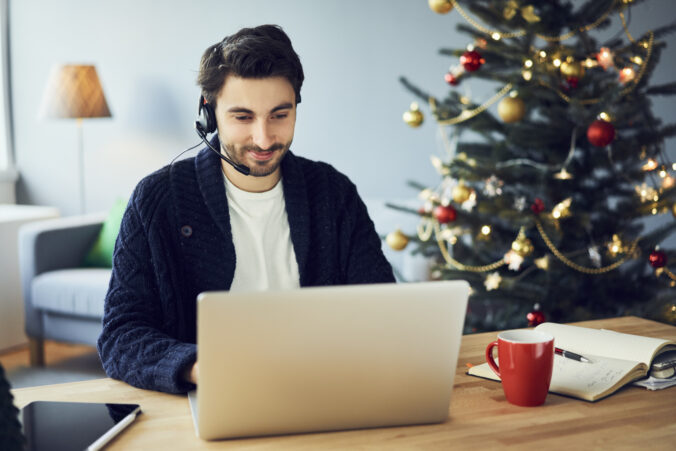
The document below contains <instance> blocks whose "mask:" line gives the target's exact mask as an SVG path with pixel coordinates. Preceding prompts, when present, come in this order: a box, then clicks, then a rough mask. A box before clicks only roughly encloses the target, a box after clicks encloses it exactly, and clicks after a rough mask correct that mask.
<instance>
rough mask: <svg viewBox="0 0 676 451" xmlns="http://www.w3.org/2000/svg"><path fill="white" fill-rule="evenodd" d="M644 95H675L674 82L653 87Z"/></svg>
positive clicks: (675, 87)
mask: <svg viewBox="0 0 676 451" xmlns="http://www.w3.org/2000/svg"><path fill="white" fill-rule="evenodd" d="M646 94H649V95H666V96H671V95H674V94H676V81H674V82H671V83H666V84H663V85H655V86H651V87H649V88H648V89H646Z"/></svg>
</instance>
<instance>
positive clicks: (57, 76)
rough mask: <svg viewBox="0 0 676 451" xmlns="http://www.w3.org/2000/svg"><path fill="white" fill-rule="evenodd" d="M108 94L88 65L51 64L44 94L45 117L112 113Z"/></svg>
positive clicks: (98, 115) (42, 112) (43, 115)
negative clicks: (104, 92) (52, 65)
mask: <svg viewBox="0 0 676 451" xmlns="http://www.w3.org/2000/svg"><path fill="white" fill-rule="evenodd" d="M110 116H111V114H110V109H108V104H107V103H106V96H105V95H104V94H103V88H102V87H101V82H100V81H99V76H98V75H97V74H96V68H95V67H94V66H89V65H74V64H68V65H63V66H61V65H58V66H54V67H53V68H52V72H51V74H50V75H49V80H48V82H47V87H46V88H45V94H44V96H43V98H42V106H41V108H40V117H42V118H88V117H110Z"/></svg>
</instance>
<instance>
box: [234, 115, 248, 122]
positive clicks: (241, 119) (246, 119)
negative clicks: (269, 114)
mask: <svg viewBox="0 0 676 451" xmlns="http://www.w3.org/2000/svg"><path fill="white" fill-rule="evenodd" d="M235 119H237V120H238V121H248V120H249V119H251V116H235Z"/></svg>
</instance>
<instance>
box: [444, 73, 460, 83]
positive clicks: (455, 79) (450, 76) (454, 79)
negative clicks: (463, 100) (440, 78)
mask: <svg viewBox="0 0 676 451" xmlns="http://www.w3.org/2000/svg"><path fill="white" fill-rule="evenodd" d="M444 80H446V83H448V84H449V85H451V86H457V84H458V83H460V80H458V77H456V76H455V75H453V74H452V73H450V72H449V73H447V74H446V75H444Z"/></svg>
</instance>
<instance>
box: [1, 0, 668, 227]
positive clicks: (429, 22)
mask: <svg viewBox="0 0 676 451" xmlns="http://www.w3.org/2000/svg"><path fill="white" fill-rule="evenodd" d="M675 17H676V15H675V14H674V12H673V2H670V1H668V0H654V1H650V2H647V3H646V4H642V5H640V6H639V7H637V8H634V12H633V21H632V26H631V29H632V32H633V33H634V34H636V35H638V34H640V33H642V32H644V31H646V30H648V29H651V28H654V27H655V26H657V25H662V24H665V23H667V22H670V21H672V20H673V19H674V18H675ZM462 20H463V19H462V18H461V17H460V15H459V14H458V13H457V12H451V13H450V14H448V15H443V16H442V15H438V14H435V13H433V12H432V11H430V9H429V8H428V7H427V2H425V1H424V0H420V1H405V0H399V1H393V0H369V1H363V0H340V1H338V0H326V1H318V0H287V1H283V2H282V1H273V0H250V1H230V0H199V1H185V0H184V1H181V0H167V1H150V0H117V1H95V0H59V1H49V0H43V1H40V0H12V1H11V2H10V51H11V83H12V88H11V94H12V101H13V119H14V142H15V154H16V155H15V156H16V162H17V164H18V168H19V170H20V173H21V181H20V183H19V187H18V193H17V196H18V201H19V203H31V204H41V205H52V206H57V207H59V208H60V209H61V212H62V214H65V215H68V214H74V213H76V212H77V211H78V185H77V153H76V149H77V134H76V126H75V123H74V122H73V121H68V120H61V121H53V120H52V121H48V120H47V121H42V120H39V119H38V117H37V112H38V109H39V105H40V102H41V99H42V94H43V90H44V86H45V83H46V81H47V77H48V74H49V70H50V68H51V66H52V65H53V64H57V63H93V64H96V66H97V68H98V72H99V77H100V78H101V80H102V83H103V87H104V90H105V93H106V96H107V99H108V102H109V105H110V108H111V110H112V112H113V115H114V116H113V118H111V119H94V120H87V121H85V122H84V146H85V155H86V156H85V165H86V204H87V210H88V211H98V210H105V209H107V208H108V207H109V206H110V205H111V204H112V202H113V201H114V199H115V198H118V197H125V198H126V197H128V196H129V194H130V193H131V190H132V189H133V187H134V185H135V184H136V182H137V181H138V180H139V179H140V178H141V177H142V176H144V175H145V174H147V173H149V172H151V171H152V170H154V169H156V168H159V167H161V166H163V165H165V164H167V163H168V162H169V161H171V159H172V158H173V157H174V156H175V155H177V154H178V153H180V152H181V151H182V150H184V149H186V148H187V147H189V146H191V145H193V144H195V143H196V142H197V141H198V138H197V137H196V135H195V133H194V130H193V123H194V117H195V110H196V104H197V99H198V96H199V91H198V89H197V87H196V86H195V75H196V70H197V67H198V63H199V58H200V56H201V53H202V51H203V49H204V48H206V47H207V46H208V45H210V44H211V43H213V42H216V41H218V40H220V39H222V38H223V36H224V35H226V34H230V33H232V32H234V31H236V30H237V29H239V28H240V27H243V26H251V25H257V24H261V23H277V24H280V25H282V26H283V27H284V29H285V30H286V31H287V32H288V34H289V35H290V36H291V39H292V41H293V42H294V45H295V48H296V50H297V52H298V53H299V54H300V56H301V59H302V62H303V64H304V68H305V73H306V84H305V85H304V87H303V102H302V103H301V104H300V106H299V112H298V122H297V128H296V138H295V142H294V145H293V150H294V151H295V152H296V153H297V154H300V155H303V156H307V157H309V158H312V159H319V160H324V161H327V162H329V163H331V164H333V165H334V166H335V167H337V168H338V169H339V170H341V171H343V172H345V173H346V174H347V175H348V176H350V177H351V178H352V180H353V181H354V182H355V183H356V184H357V186H358V188H359V190H360V192H361V194H362V196H363V197H365V198H367V199H369V200H370V206H371V205H375V204H376V203H377V202H374V200H378V199H382V200H392V199H402V198H415V196H416V194H417V193H416V192H414V191H412V190H411V189H410V188H408V187H407V186H406V183H405V182H406V180H408V179H413V180H418V181H421V182H424V183H428V184H430V185H435V184H436V183H438V181H439V177H438V175H437V174H436V172H435V171H434V170H433V169H432V167H431V165H430V163H429V156H430V155H431V154H438V155H443V150H442V148H441V147H440V143H439V142H438V138H437V128H436V126H435V125H434V123H433V121H431V120H427V121H426V123H425V124H424V126H423V127H421V128H419V129H411V128H409V127H408V126H406V125H405V124H404V123H403V122H402V119H401V115H402V113H403V111H405V110H406V109H407V108H408V105H409V103H410V101H411V100H413V98H412V96H411V95H410V94H409V93H408V92H407V91H406V90H405V89H404V88H403V87H402V86H401V85H400V84H399V82H398V80H397V79H398V77H399V76H400V75H405V76H407V77H409V78H410V79H411V80H413V81H415V82H416V83H417V84H418V85H419V86H421V87H424V88H425V89H428V90H430V91H431V92H432V93H434V94H437V95H439V96H442V95H444V93H445V92H446V89H447V86H446V85H445V83H444V82H443V78H442V77H443V74H444V73H445V71H446V70H447V69H448V67H449V66H450V65H452V64H453V65H455V64H457V60H455V59H454V58H450V57H444V56H441V55H439V54H438V52H437V51H438V49H439V48H440V47H443V46H448V47H462V46H464V45H466V44H467V43H469V38H468V37H467V36H466V35H461V34H459V33H458V32H457V31H456V30H455V26H456V24H457V23H458V22H459V21H462ZM618 30H619V21H618V20H617V19H614V27H613V31H618ZM675 41H676V39H674V38H673V37H671V38H669V43H670V48H669V49H668V51H667V52H666V54H665V55H664V57H663V60H662V63H661V65H660V66H659V68H658V71H657V74H656V76H655V77H654V81H655V82H666V81H670V80H674V79H676V77H674V76H673V72H672V68H673V65H674V61H676V59H675V57H676V45H675V44H676V42H675ZM461 89H464V90H469V89H471V86H470V84H469V83H468V84H467V85H465V86H461ZM468 93H469V94H471V95H472V97H473V98H476V99H480V98H488V97H489V96H490V95H491V94H492V92H486V91H481V90H479V89H477V88H475V90H474V91H473V92H472V91H468ZM655 107H656V109H657V112H658V114H659V115H660V116H662V117H664V118H665V119H666V120H667V121H673V120H674V119H675V118H676V115H675V114H674V107H673V106H669V104H668V102H667V100H657V101H656V102H655ZM427 118H428V119H431V118H430V117H429V115H428V116H427ZM669 147H671V148H673V147H674V142H673V141H670V142H669ZM380 215H381V216H383V215H386V213H382V212H381V213H380ZM379 217H380V216H379ZM383 221H385V222H387V221H389V219H388V220H387V221H386V220H384V219H379V222H380V228H381V230H382V231H383V232H385V231H387V230H388V229H391V228H392V227H393V225H390V224H387V225H384V224H383ZM393 221H398V219H393Z"/></svg>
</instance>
